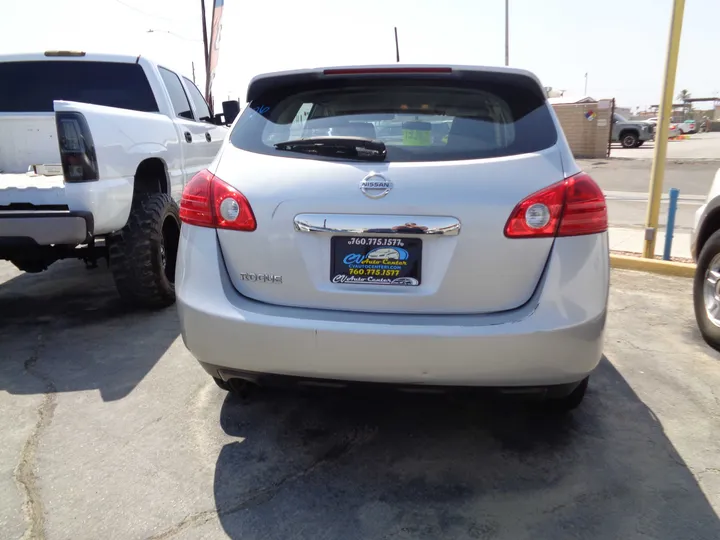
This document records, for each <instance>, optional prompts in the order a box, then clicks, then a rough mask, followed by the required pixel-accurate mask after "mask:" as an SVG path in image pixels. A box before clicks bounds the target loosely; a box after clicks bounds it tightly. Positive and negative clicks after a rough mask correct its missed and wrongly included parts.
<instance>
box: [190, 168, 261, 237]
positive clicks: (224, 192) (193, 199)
mask: <svg viewBox="0 0 720 540" xmlns="http://www.w3.org/2000/svg"><path fill="white" fill-rule="evenodd" d="M180 220H181V221H182V222H183V223H187V224H188V225H197V226H199V227H212V228H214V229H231V230H235V231H248V232H250V231H254V230H255V229H256V228H257V222H256V221H255V214H253V211H252V208H251V207H250V203H249V202H248V200H247V199H246V198H245V196H244V195H243V194H242V193H240V192H239V191H238V190H237V189H235V188H234V187H232V186H231V185H230V184H227V183H226V182H223V181H222V180H221V179H220V178H218V177H217V176H215V175H214V174H212V173H211V172H210V171H208V170H207V169H206V170H202V171H200V172H199V173H197V174H196V175H195V176H193V177H192V180H190V182H188V184H187V185H186V186H185V189H184V190H183V194H182V198H181V199H180Z"/></svg>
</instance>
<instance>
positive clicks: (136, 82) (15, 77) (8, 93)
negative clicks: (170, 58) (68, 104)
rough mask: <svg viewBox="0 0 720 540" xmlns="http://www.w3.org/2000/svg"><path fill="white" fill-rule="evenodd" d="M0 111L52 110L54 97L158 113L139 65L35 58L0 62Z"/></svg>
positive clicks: (150, 90)
mask: <svg viewBox="0 0 720 540" xmlns="http://www.w3.org/2000/svg"><path fill="white" fill-rule="evenodd" d="M0 81H3V84H0V112H51V111H52V110H53V100H56V99H58V100H65V101H79V102H82V103H90V104H92V105H105V106H108V107H120V108H123V109H132V110H135V111H143V112H157V110H158V106H157V103H156V102H155V97H154V96H153V93H152V89H151V88H150V84H149V83H148V80H147V77H146V76H145V72H144V71H143V69H142V67H141V66H139V65H138V64H120V63H114V62H76V61H53V62H47V61H37V62H6V63H0Z"/></svg>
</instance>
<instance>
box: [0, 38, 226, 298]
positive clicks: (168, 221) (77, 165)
mask: <svg viewBox="0 0 720 540" xmlns="http://www.w3.org/2000/svg"><path fill="white" fill-rule="evenodd" d="M0 81H3V84H0V259H6V260H9V261H10V262H12V263H13V264H14V265H15V266H16V267H17V268H19V269H20V270H23V271H25V272H32V273H35V272H42V271H43V270H45V269H46V268H47V267H48V266H50V265H51V264H53V263H54V262H55V261H57V260H59V259H63V258H79V259H83V260H85V261H86V262H87V264H88V265H89V266H95V265H96V261H97V260H100V259H103V258H107V259H108V260H109V263H110V268H111V270H112V272H113V275H114V277H115V282H116V285H117V288H118V290H119V292H120V294H121V296H122V297H123V298H124V299H125V300H128V301H130V302H132V303H135V304H137V305H142V306H147V307H163V306H166V305H168V304H171V303H173V302H174V300H175V291H174V277H175V257H176V253H177V243H178V238H179V234H180V220H179V217H178V207H177V200H178V199H179V198H180V194H181V193H182V189H183V187H184V185H185V184H186V183H187V181H189V180H190V178H192V177H193V176H194V175H195V174H196V173H197V172H198V171H200V170H202V169H203V168H205V167H207V166H208V165H209V164H210V163H211V162H212V160H213V158H214V157H215V155H216V154H217V152H218V150H219V149H220V145H221V143H222V140H223V139H224V138H225V135H226V133H227V128H226V127H224V126H221V125H219V124H221V123H222V122H220V119H219V118H218V117H217V116H215V117H211V113H210V111H209V109H208V106H207V104H206V103H205V100H204V99H203V96H202V94H201V93H200V90H198V88H197V87H196V86H195V85H194V84H193V82H192V81H191V80H190V79H188V78H187V77H183V76H181V75H179V74H177V73H175V72H174V71H172V70H170V69H167V68H165V67H163V66H161V65H158V64H156V63H154V62H152V61H150V60H148V59H147V58H145V57H143V56H118V55H105V54H88V53H85V52H77V51H48V52H45V53H37V54H22V55H9V56H0Z"/></svg>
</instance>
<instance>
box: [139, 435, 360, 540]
mask: <svg viewBox="0 0 720 540" xmlns="http://www.w3.org/2000/svg"><path fill="white" fill-rule="evenodd" d="M360 435H361V434H360V433H357V432H356V433H354V434H353V436H352V437H349V438H348V439H347V440H346V441H344V442H343V443H340V444H336V445H333V446H331V447H330V448H329V449H328V450H327V451H325V452H324V453H323V454H322V455H321V456H319V457H318V458H317V459H316V460H315V461H313V462H312V463H310V465H308V466H307V467H305V468H304V469H302V470H300V471H298V472H296V473H293V474H289V475H287V476H284V477H282V478H280V479H279V480H277V481H276V482H273V483H272V484H271V485H269V486H267V487H264V488H260V489H256V490H252V491H250V492H248V493H246V494H245V495H244V496H243V497H241V498H239V499H238V500H236V501H235V503H233V504H232V505H230V506H227V507H226V508H221V509H214V510H204V511H202V512H198V513H197V514H192V515H190V516H187V517H186V518H184V519H183V520H182V521H180V522H179V523H178V524H176V525H174V526H173V527H171V528H170V529H168V530H166V531H164V532H161V533H159V534H157V535H154V536H151V537H149V538H148V539H147V540H166V539H168V538H172V537H173V536H175V535H177V534H179V533H181V532H182V531H184V530H187V529H189V528H190V527H195V526H198V525H203V524H205V523H207V522H209V521H211V520H212V519H214V518H216V517H218V518H220V517H225V516H228V515H231V514H234V513H236V512H240V511H241V510H246V509H248V508H251V507H253V506H257V505H259V504H264V503H266V502H268V501H270V500H272V499H273V498H274V497H275V495H277V494H278V492H279V491H280V489H281V488H282V487H283V486H284V485H285V484H288V483H291V482H295V481H297V480H300V479H301V478H304V477H305V476H308V475H309V474H312V473H313V472H314V471H315V470H316V469H318V468H319V467H321V466H322V465H324V464H325V463H328V462H331V461H335V460H337V459H339V458H340V457H342V456H345V455H347V454H348V453H350V452H351V451H352V450H353V449H354V448H355V446H357V445H358V444H359V443H361V442H363V441H365V440H367V439H368V438H370V436H371V434H370V433H365V436H364V437H361V436H360ZM361 439H362V440H361Z"/></svg>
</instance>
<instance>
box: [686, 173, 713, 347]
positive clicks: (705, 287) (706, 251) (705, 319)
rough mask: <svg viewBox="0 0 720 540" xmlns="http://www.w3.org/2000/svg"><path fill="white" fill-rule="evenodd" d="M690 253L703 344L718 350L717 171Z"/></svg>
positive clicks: (698, 218)
mask: <svg viewBox="0 0 720 540" xmlns="http://www.w3.org/2000/svg"><path fill="white" fill-rule="evenodd" d="M690 253H691V254H692V257H693V259H694V260H695V262H696V263H697V266H696V270H695V281H694V286H693V300H694V304H695V320H696V321H697V325H698V328H699V329H700V333H701V334H702V336H703V338H704V339H705V341H706V342H707V343H708V344H709V345H711V346H712V347H715V348H716V349H718V350H720V169H718V171H717V173H716V174H715V178H714V180H713V182H712V184H711V185H710V190H709V191H708V196H707V199H706V200H705V204H703V205H702V206H701V207H700V208H698V210H697V212H695V224H694V226H693V230H692V235H691V240H690Z"/></svg>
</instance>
